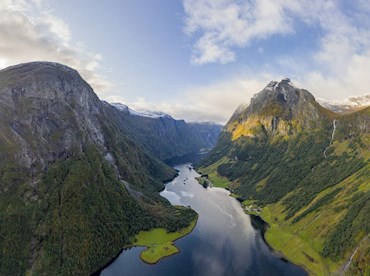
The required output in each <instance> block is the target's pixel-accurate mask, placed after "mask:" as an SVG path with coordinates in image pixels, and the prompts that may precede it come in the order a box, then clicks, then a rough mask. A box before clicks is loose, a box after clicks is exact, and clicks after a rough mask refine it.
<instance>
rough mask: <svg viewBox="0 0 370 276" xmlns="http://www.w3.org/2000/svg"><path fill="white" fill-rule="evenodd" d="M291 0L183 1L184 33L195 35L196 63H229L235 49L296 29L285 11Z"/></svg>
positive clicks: (194, 60) (232, 58) (194, 53)
mask: <svg viewBox="0 0 370 276" xmlns="http://www.w3.org/2000/svg"><path fill="white" fill-rule="evenodd" d="M289 2H290V1H279V0H276V1H275V0H274V1H269V0H261V1H240V0H184V1H183V4H184V9H185V13H186V19H185V32H186V34H188V35H189V36H193V37H195V38H196V41H195V44H194V47H193V54H192V57H191V61H192V62H193V63H194V64H205V63H212V62H220V63H227V62H230V61H234V60H235V58H236V55H235V52H234V50H233V49H234V48H235V47H245V46H248V44H249V43H250V42H251V41H252V40H254V39H260V38H266V37H269V36H271V35H273V34H287V33H291V32H293V28H292V26H291V18H290V17H289V16H286V14H285V10H286V9H287V8H288V7H289Z"/></svg>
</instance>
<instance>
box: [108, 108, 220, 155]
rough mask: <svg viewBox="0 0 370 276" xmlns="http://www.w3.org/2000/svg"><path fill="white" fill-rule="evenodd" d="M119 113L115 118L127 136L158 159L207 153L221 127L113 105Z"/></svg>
mask: <svg viewBox="0 0 370 276" xmlns="http://www.w3.org/2000/svg"><path fill="white" fill-rule="evenodd" d="M113 105H114V106H115V107H116V108H117V109H118V110H119V111H120V112H119V115H118V118H119V119H120V121H121V123H122V125H125V126H126V129H127V131H128V132H127V134H128V135H130V136H131V137H135V139H136V140H137V141H138V142H139V143H140V144H141V145H142V146H143V147H145V148H146V149H147V150H148V151H149V152H150V153H152V154H153V155H154V156H156V157H157V158H159V159H161V160H164V161H165V160H169V159H171V158H174V157H177V156H182V155H187V154H190V153H197V152H200V151H205V150H210V149H211V148H213V147H214V146H215V144H216V142H217V140H218V136H219V134H220V132H221V129H222V126H221V125H218V124H214V123H186V122H185V121H184V120H175V119H173V118H172V117H171V116H169V115H167V114H162V113H156V114H149V113H145V114H142V113H138V112H135V111H132V110H131V111H130V109H129V108H128V107H127V106H125V105H121V104H113Z"/></svg>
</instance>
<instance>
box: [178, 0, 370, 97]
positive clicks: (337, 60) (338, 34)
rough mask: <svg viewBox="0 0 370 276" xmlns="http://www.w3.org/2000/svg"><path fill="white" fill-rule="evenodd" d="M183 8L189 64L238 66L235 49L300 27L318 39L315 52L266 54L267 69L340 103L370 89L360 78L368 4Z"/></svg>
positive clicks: (210, 2) (366, 52)
mask: <svg viewBox="0 0 370 276" xmlns="http://www.w3.org/2000/svg"><path fill="white" fill-rule="evenodd" d="M183 5H184V10H185V26H184V30H185V33H186V34H187V35H189V37H191V38H192V39H193V48H192V56H191V62H192V63H194V64H197V65H202V64H206V63H228V62H232V61H238V56H237V50H238V49H240V48H248V46H250V45H251V44H252V43H255V42H256V41H257V40H261V39H264V40H267V41H268V39H270V38H271V36H273V35H278V36H282V35H291V36H294V35H295V34H296V33H297V32H299V31H300V30H299V29H297V26H299V25H302V24H304V25H306V26H308V27H309V28H311V29H316V30H317V34H319V35H316V37H315V38H314V39H315V40H316V47H315V49H309V50H310V51H309V52H310V54H309V55H307V54H303V52H302V53H301V54H300V53H299V52H298V53H297V52H296V53H294V54H293V53H288V52H285V53H284V56H276V55H273V53H270V54H272V59H271V61H270V62H271V64H270V67H271V68H272V70H275V71H274V72H275V73H276V72H277V70H276V68H282V69H284V66H285V68H289V71H290V72H292V74H293V77H296V78H297V81H298V82H299V83H301V84H302V85H303V86H304V87H305V88H307V89H310V90H312V92H313V93H314V94H316V95H318V96H321V97H326V98H334V97H337V98H338V97H340V98H344V97H348V96H349V95H351V94H354V95H360V94H363V93H368V92H369V90H370V89H369V87H370V78H368V77H366V76H365V75H366V74H367V73H368V72H370V17H369V13H370V5H369V3H368V1H364V0H354V1H350V2H346V1H336V0H328V1H321V0H299V1H298V0H261V1H252V0H245V1H241V0H183ZM298 23H299V24H298ZM306 50H307V49H306ZM313 50H314V51H313ZM302 51H305V49H302ZM264 54H268V53H266V52H265V53H264ZM307 64H308V66H307ZM286 66H290V67H286ZM257 71H258V70H257ZM270 73H273V72H270ZM334 91H335V93H334ZM329 93H331V94H329Z"/></svg>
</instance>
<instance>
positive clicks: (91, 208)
mask: <svg viewBox="0 0 370 276" xmlns="http://www.w3.org/2000/svg"><path fill="white" fill-rule="evenodd" d="M119 117H120V115H119V111H118V110H117V109H116V108H114V107H112V106H111V105H109V104H107V103H105V102H101V101H100V100H99V99H98V97H97V96H96V95H95V93H94V92H93V90H92V89H91V87H90V86H89V85H88V84H87V83H86V82H85V81H84V80H83V79H82V78H81V77H80V75H79V74H78V73H77V71H75V70H73V69H71V68H69V67H66V66H63V65H61V64H56V63H49V62H33V63H26V64H20V65H17V66H13V67H9V68H6V69H3V70H1V71H0V260H1V261H0V274H2V275H24V274H27V273H29V274H37V275H46V274H49V275H59V274H62V275H74V274H89V273H92V272H94V271H96V270H97V269H99V268H101V267H102V266H103V265H105V264H106V263H107V262H109V260H110V259H111V258H113V257H114V256H116V255H117V253H118V252H119V251H120V250H121V249H122V248H123V247H124V246H127V245H128V244H129V243H130V239H131V238H132V237H133V236H134V235H135V234H136V233H137V232H138V231H140V230H143V229H150V228H151V227H165V228H166V229H168V230H169V231H174V230H175V229H176V227H180V228H181V227H184V226H186V225H188V224H189V223H190V221H191V220H192V219H193V218H194V217H195V213H194V211H192V210H188V209H184V210H180V211H179V210H176V209H175V208H174V207H173V206H171V205H170V204H169V202H168V201H167V200H165V199H164V198H162V197H161V196H160V195H159V194H158V191H159V190H161V189H162V188H163V182H164V181H168V180H170V179H171V178H173V177H174V176H175V175H176V172H175V170H173V169H172V168H170V167H168V166H167V165H165V164H164V163H162V162H161V161H159V160H158V159H156V158H155V157H153V156H152V155H151V154H149V153H148V151H147V150H146V149H145V148H143V147H142V146H141V145H140V144H139V143H137V142H136V141H135V137H131V136H130V135H128V134H127V133H129V131H128V129H127V128H126V126H125V125H124V124H122V121H121V120H120V118H119ZM174 225H175V226H176V227H174Z"/></svg>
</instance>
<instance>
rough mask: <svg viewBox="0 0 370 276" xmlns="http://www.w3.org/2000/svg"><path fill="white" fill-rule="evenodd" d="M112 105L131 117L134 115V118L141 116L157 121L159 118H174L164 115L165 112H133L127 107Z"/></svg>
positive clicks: (118, 104) (117, 104)
mask: <svg viewBox="0 0 370 276" xmlns="http://www.w3.org/2000/svg"><path fill="white" fill-rule="evenodd" d="M110 105H112V106H114V107H115V108H117V109H118V110H120V111H123V112H127V113H130V115H132V116H140V117H146V118H154V119H157V118H172V117H171V116H170V115H168V114H166V113H163V112H159V111H149V110H140V111H137V110H133V109H131V108H129V107H128V106H127V105H125V104H121V103H111V104H110Z"/></svg>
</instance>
